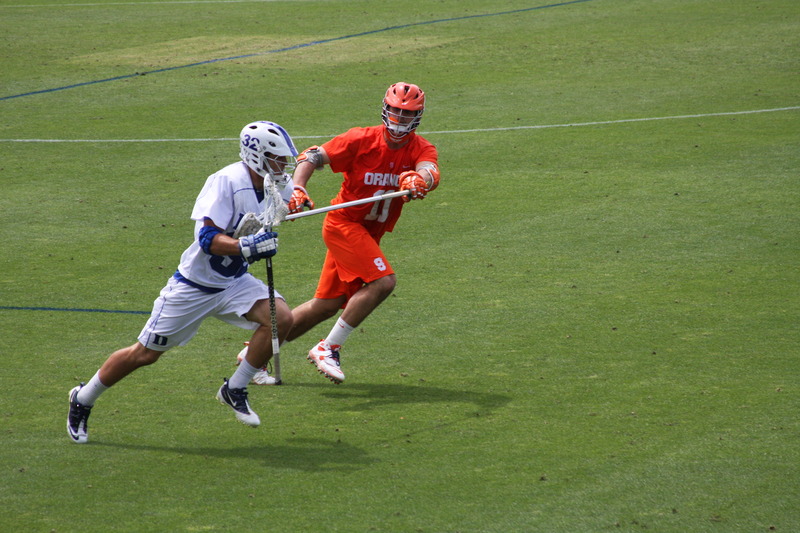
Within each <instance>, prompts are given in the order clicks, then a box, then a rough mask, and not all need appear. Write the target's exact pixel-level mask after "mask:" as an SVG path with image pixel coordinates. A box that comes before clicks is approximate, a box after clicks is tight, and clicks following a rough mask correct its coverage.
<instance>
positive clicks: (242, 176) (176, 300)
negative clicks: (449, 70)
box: [67, 122, 297, 443]
mask: <svg viewBox="0 0 800 533" xmlns="http://www.w3.org/2000/svg"><path fill="white" fill-rule="evenodd" d="M240 156H241V159H242V160H241V161H239V162H236V163H233V164H231V165H228V166H226V167H225V168H223V169H221V170H219V171H218V172H216V173H214V174H212V175H211V176H209V177H208V179H207V180H206V183H205V186H204V187H203V189H202V191H201V192H200V194H199V196H198V197H197V200H196V202H195V204H194V209H193V210H192V215H191V218H192V220H194V221H195V229H194V242H192V244H191V245H190V246H189V248H187V249H186V250H185V251H184V252H183V255H182V256H181V260H180V264H179V266H178V269H177V271H176V272H175V274H174V275H173V276H172V277H171V278H170V279H169V281H168V282H167V285H166V286H165V287H164V288H163V289H162V290H161V294H160V296H159V297H158V298H157V299H156V300H155V302H154V303H153V310H152V313H151V315H150V319H149V320H148V321H147V324H146V325H145V326H144V328H143V329H142V332H141V333H140V334H139V338H138V341H137V342H136V343H135V344H133V345H131V346H128V347H127V348H122V349H120V350H117V351H116V352H114V353H113V354H111V356H109V358H108V359H107V360H106V361H105V363H103V365H102V366H101V367H100V369H99V370H98V371H97V373H96V374H95V375H94V377H92V379H90V380H89V382H88V383H86V384H85V385H84V384H83V383H81V384H80V385H78V386H77V387H75V388H73V389H72V390H71V391H70V393H69V417H68V419H67V429H68V431H69V435H70V438H71V439H72V440H73V441H74V442H77V443H84V442H87V440H88V429H87V421H88V418H89V414H90V412H91V409H92V406H93V405H94V403H95V400H97V398H98V397H99V396H100V395H101V394H102V393H103V392H105V391H106V389H108V388H109V387H111V386H112V385H114V384H116V383H117V382H118V381H120V380H121V379H123V378H124V377H126V376H127V375H128V374H130V373H131V372H133V371H134V370H136V369H137V368H139V367H142V366H145V365H150V364H152V363H155V362H156V361H157V360H158V359H159V357H160V356H161V354H162V353H164V352H165V351H167V350H169V349H170V348H174V347H176V346H183V345H185V344H186V343H188V342H189V340H190V339H191V338H192V337H193V336H194V335H195V334H196V333H197V331H198V328H199V327H200V324H201V323H202V322H203V320H205V319H206V318H208V317H211V316H213V317H216V318H218V319H220V320H222V321H224V322H227V323H229V324H233V325H235V326H238V327H240V328H243V329H249V330H253V336H252V337H251V338H250V342H249V349H248V350H247V354H246V357H245V358H244V359H243V360H242V361H241V363H240V364H239V366H238V367H237V368H236V371H235V372H234V373H233V375H232V376H231V378H230V379H224V380H223V384H222V386H221V387H220V389H219V391H218V392H217V399H218V400H219V401H220V402H221V403H223V404H224V405H227V406H229V407H231V409H233V412H234V414H235V415H236V418H237V419H238V420H239V421H240V422H242V423H244V424H246V425H248V426H252V427H256V426H258V425H259V423H260V420H259V417H258V415H257V414H256V413H255V412H253V410H252V409H251V408H250V403H249V401H248V398H247V384H248V383H249V382H250V381H251V380H252V379H253V377H254V376H255V375H256V373H258V372H259V371H260V370H262V369H263V368H265V366H266V364H267V361H269V360H270V358H271V357H272V342H271V341H272V337H273V328H272V326H273V324H272V319H273V315H272V314H271V312H270V311H271V310H270V305H269V289H268V287H267V285H266V284H265V283H264V282H262V281H261V280H260V279H258V278H256V277H255V276H253V275H252V274H250V273H248V271H247V269H248V266H249V265H250V264H252V263H254V262H256V261H258V260H260V259H265V258H268V257H272V256H273V255H275V253H276V252H277V248H278V238H277V234H276V233H274V232H272V231H266V230H265V229H266V228H264V226H263V224H269V221H265V220H264V218H265V217H267V216H268V213H269V210H270V208H271V207H272V208H273V209H274V208H275V206H276V205H277V204H283V203H285V202H286V203H288V201H289V199H290V198H291V195H292V189H293V186H292V181H291V177H290V175H289V172H291V171H292V170H293V169H294V166H295V164H296V159H295V158H296V157H297V149H296V148H295V146H294V144H293V143H292V139H291V138H290V137H289V134H288V133H286V130H284V129H283V128H282V127H281V126H279V125H278V124H275V123H273V122H252V123H250V124H248V125H247V126H245V127H244V129H242V132H241V134H240ZM271 193H272V194H271ZM280 207H282V208H283V205H281V206H280ZM256 213H258V214H261V217H262V218H261V220H260V221H259V223H258V224H256V225H255V228H254V227H253V225H252V220H253V218H254V217H255V216H256V215H255V214H256ZM244 220H250V221H251V224H250V225H249V228H250V230H254V231H251V233H250V234H244V235H242V236H239V234H241V233H242V231H241V230H242V227H244V226H245V224H243V221H244ZM237 230H239V231H238V233H237ZM273 296H274V298H273V301H274V303H275V311H276V312H275V313H274V318H275V320H276V322H277V331H278V336H279V338H280V339H283V338H284V337H285V336H286V333H287V332H288V331H289V329H290V328H291V326H292V313H291V311H290V309H289V306H288V305H287V304H286V302H285V300H284V299H283V298H282V297H281V296H280V294H277V293H273Z"/></svg>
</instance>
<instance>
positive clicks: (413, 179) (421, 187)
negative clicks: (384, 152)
mask: <svg viewBox="0 0 800 533" xmlns="http://www.w3.org/2000/svg"><path fill="white" fill-rule="evenodd" d="M397 184H398V186H399V187H400V190H401V191H411V194H410V195H408V196H403V201H404V202H408V201H409V200H416V199H418V198H425V195H426V194H428V183H427V182H426V181H425V179H424V178H423V177H422V176H420V174H419V172H416V171H414V170H409V171H408V172H403V173H402V174H400V179H399V180H398V182H397Z"/></svg>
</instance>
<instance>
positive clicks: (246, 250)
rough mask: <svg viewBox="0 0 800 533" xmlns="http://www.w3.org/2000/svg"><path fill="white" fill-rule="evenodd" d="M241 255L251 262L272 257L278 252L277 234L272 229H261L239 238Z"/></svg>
mask: <svg viewBox="0 0 800 533" xmlns="http://www.w3.org/2000/svg"><path fill="white" fill-rule="evenodd" d="M239 248H240V249H241V251H242V257H244V258H245V260H246V261H247V262H248V263H250V264H253V263H255V262H256V261H259V260H261V259H266V258H267V257H272V256H273V255H275V254H276V253H278V234H277V233H275V232H274V231H262V232H259V233H256V234H255V235H248V236H247V237H242V238H241V239H239Z"/></svg>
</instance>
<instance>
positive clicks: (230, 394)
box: [217, 379, 261, 428]
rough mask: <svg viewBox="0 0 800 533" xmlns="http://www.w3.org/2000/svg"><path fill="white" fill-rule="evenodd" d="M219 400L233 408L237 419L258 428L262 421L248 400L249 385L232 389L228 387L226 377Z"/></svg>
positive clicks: (219, 392)
mask: <svg viewBox="0 0 800 533" xmlns="http://www.w3.org/2000/svg"><path fill="white" fill-rule="evenodd" d="M217 400H219V401H220V403H222V404H224V405H227V406H228V407H230V408H231V409H233V413H234V414H235V415H236V419H237V420H238V421H239V422H241V423H242V424H245V425H248V426H250V427H254V428H256V427H258V425H259V424H260V423H261V419H259V418H258V415H257V414H255V413H254V412H253V410H252V409H250V402H248V401H247V387H244V388H242V389H231V388H230V387H228V380H227V379H226V380H225V383H223V384H222V387H220V388H219V391H218V392H217Z"/></svg>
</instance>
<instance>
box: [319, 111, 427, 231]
mask: <svg viewBox="0 0 800 533" xmlns="http://www.w3.org/2000/svg"><path fill="white" fill-rule="evenodd" d="M384 129H385V126H382V125H381V126H371V127H368V128H353V129H351V130H348V131H347V132H345V133H343V134H341V135H338V136H336V137H334V138H333V139H331V140H330V141H328V142H326V143H325V144H323V145H322V148H324V149H325V152H326V153H327V154H328V157H329V158H330V161H331V163H330V167H331V170H332V171H333V172H337V173H338V172H341V173H342V174H343V175H344V181H343V182H342V188H341V189H340V190H339V194H338V195H336V198H334V199H333V200H332V201H331V203H332V204H339V203H343V202H349V201H351V200H358V199H360V198H367V197H370V196H378V195H381V194H385V193H388V192H394V191H397V190H399V187H398V186H397V180H398V177H399V175H400V174H402V173H403V172H406V171H409V170H415V169H416V166H417V164H418V163H420V162H422V161H431V162H433V163H438V154H437V152H436V147H434V146H433V145H432V144H431V143H429V142H428V141H427V140H425V139H424V138H422V137H420V136H419V135H416V134H411V135H410V136H409V137H410V138H409V141H408V143H407V144H406V145H405V146H403V147H402V148H400V149H398V150H392V149H390V148H389V146H388V145H387V144H386V141H385V140H384V137H383V132H384ZM404 204H405V202H403V200H402V198H393V199H389V200H384V201H381V202H373V203H368V204H364V205H360V206H354V207H348V208H347V209H340V210H338V211H331V212H330V213H328V215H327V219H328V222H333V223H337V222H342V223H348V222H350V223H358V224H360V225H362V226H364V227H365V228H367V230H368V231H369V233H370V234H371V235H373V236H376V237H378V238H380V236H381V235H383V234H384V233H386V232H387V231H392V229H393V228H394V225H395V223H396V222H397V219H398V218H399V217H400V212H401V211H402V209H403V205H404Z"/></svg>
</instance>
